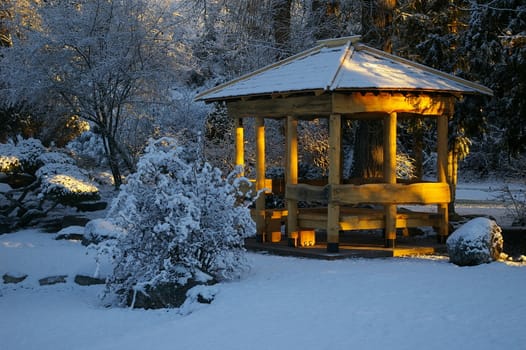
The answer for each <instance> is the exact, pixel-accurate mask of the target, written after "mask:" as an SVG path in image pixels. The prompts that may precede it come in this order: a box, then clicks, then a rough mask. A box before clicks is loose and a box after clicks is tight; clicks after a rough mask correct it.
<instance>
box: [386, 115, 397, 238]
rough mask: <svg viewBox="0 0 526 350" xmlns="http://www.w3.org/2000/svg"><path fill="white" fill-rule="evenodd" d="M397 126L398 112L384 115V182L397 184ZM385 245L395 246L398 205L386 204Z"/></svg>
mask: <svg viewBox="0 0 526 350" xmlns="http://www.w3.org/2000/svg"><path fill="white" fill-rule="evenodd" d="M396 126H397V114H396V112H393V113H390V114H388V115H386V116H385V117H384V182H386V183H389V184H396ZM384 214H385V246H386V247H388V248H394V246H395V242H396V205H394V204H387V205H385V206H384Z"/></svg>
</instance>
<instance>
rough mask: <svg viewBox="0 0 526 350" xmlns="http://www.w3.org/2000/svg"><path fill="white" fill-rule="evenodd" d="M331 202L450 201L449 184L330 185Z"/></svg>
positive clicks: (353, 203)
mask: <svg viewBox="0 0 526 350" xmlns="http://www.w3.org/2000/svg"><path fill="white" fill-rule="evenodd" d="M327 191H328V195H329V199H330V201H331V202H333V203H336V204H340V205H356V204H367V203H376V204H421V205H429V204H438V203H449V200H450V194H449V185H448V184H447V183H443V182H429V183H415V184H407V185H406V184H384V183H381V184H366V185H330V186H329V188H328V190H327Z"/></svg>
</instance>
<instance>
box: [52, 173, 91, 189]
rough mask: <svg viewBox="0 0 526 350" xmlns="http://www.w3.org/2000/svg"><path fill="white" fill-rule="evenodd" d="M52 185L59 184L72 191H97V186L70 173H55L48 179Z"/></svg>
mask: <svg viewBox="0 0 526 350" xmlns="http://www.w3.org/2000/svg"><path fill="white" fill-rule="evenodd" d="M47 182H48V183H49V185H50V186H51V187H54V186H58V187H62V188H64V189H65V191H67V192H70V193H97V192H98V191H99V190H98V189H97V187H95V186H93V185H91V184H88V183H86V182H84V181H81V180H78V179H76V178H74V177H72V176H68V175H53V176H52V177H51V178H49V180H48V181H47Z"/></svg>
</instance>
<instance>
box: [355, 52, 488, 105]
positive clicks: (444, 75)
mask: <svg viewBox="0 0 526 350" xmlns="http://www.w3.org/2000/svg"><path fill="white" fill-rule="evenodd" d="M353 46H354V48H355V50H357V51H366V52H369V53H371V54H374V55H377V56H381V57H385V58H387V59H390V60H393V61H396V62H399V63H403V64H407V65H409V66H413V67H415V68H418V69H421V70H424V71H427V72H429V73H431V74H434V75H438V76H439V77H442V78H446V79H449V80H453V81H454V82H456V83H459V84H462V85H465V86H467V87H469V88H471V89H473V90H474V91H476V92H478V93H480V94H482V95H489V96H493V90H491V89H490V88H488V87H486V86H484V85H482V84H478V83H475V82H472V81H469V80H466V79H463V78H460V77H457V76H456V75H453V74H449V73H445V72H442V71H440V70H438V69H435V68H432V67H429V66H426V65H424V64H421V63H418V62H415V61H411V60H408V59H405V58H403V57H400V56H396V55H393V54H390V53H387V52H385V51H382V50H378V49H375V48H373V47H370V46H367V45H364V44H361V43H355V44H354V45H353Z"/></svg>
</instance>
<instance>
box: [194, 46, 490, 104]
mask: <svg viewBox="0 0 526 350" xmlns="http://www.w3.org/2000/svg"><path fill="white" fill-rule="evenodd" d="M308 91H326V92H337V91H423V92H424V91H427V92H430V91H433V92H444V93H453V94H484V95H492V94H493V92H492V91H491V89H488V88H487V87H485V86H482V85H480V84H476V83H473V82H470V81H467V80H464V79H461V78H458V77H456V76H453V75H451V74H447V73H444V72H441V71H438V70H436V69H433V68H430V67H427V66H424V65H421V64H418V63H415V62H412V61H409V60H406V59H403V58H400V57H398V56H395V55H391V54H388V53H386V52H384V51H380V50H377V49H374V48H371V47H369V46H366V45H363V44H361V43H359V37H347V38H341V39H332V40H324V41H320V42H318V45H317V46H316V47H314V48H312V49H310V50H307V51H304V52H302V53H300V54H297V55H295V56H292V57H290V58H288V59H285V60H283V61H280V62H277V63H275V64H272V65H269V66H267V67H264V68H262V69H259V70H257V71H255V72H252V73H250V74H247V75H244V76H242V77H240V78H238V79H235V80H232V81H230V82H227V83H225V84H222V85H219V86H217V87H215V88H212V89H210V90H208V91H205V92H203V93H201V94H199V95H198V96H197V98H196V99H197V100H202V101H207V102H211V101H217V100H229V99H235V98H240V97H247V96H261V95H272V94H288V93H295V92H308Z"/></svg>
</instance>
